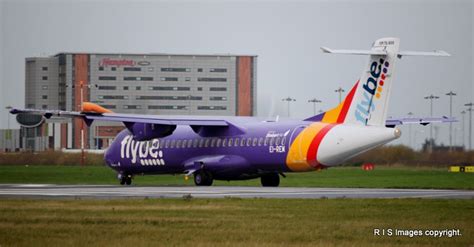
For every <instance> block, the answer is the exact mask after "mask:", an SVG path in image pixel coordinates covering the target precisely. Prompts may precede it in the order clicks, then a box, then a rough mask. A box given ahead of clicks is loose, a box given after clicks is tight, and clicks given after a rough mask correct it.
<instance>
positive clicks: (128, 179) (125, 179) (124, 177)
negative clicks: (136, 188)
mask: <svg viewBox="0 0 474 247" xmlns="http://www.w3.org/2000/svg"><path fill="white" fill-rule="evenodd" d="M118 178H119V180H120V184H121V185H125V184H126V185H130V184H132V175H130V174H119V175H118Z"/></svg>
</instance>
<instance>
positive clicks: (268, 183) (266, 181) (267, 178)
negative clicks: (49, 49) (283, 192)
mask: <svg viewBox="0 0 474 247" xmlns="http://www.w3.org/2000/svg"><path fill="white" fill-rule="evenodd" d="M260 182H261V183H262V186H263V187H278V185H280V175H278V173H271V174H265V175H263V176H262V177H260Z"/></svg>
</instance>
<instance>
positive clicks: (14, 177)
mask: <svg viewBox="0 0 474 247" xmlns="http://www.w3.org/2000/svg"><path fill="white" fill-rule="evenodd" d="M286 175H287V178H282V179H281V186H298V187H362V188H444V189H474V174H473V173H450V172H448V171H447V170H445V169H439V168H433V169H430V168H410V167H377V168H376V169H375V170H373V171H363V170H361V169H360V168H358V167H336V168H330V169H327V170H323V171H319V172H308V173H287V174H286ZM133 182H134V184H135V185H180V186H181V185H182V186H192V185H193V181H192V178H190V179H189V180H188V181H186V180H185V179H184V176H183V175H176V176H173V175H158V176H136V177H135V179H134V181H133ZM0 183H46V184H111V185H116V184H118V181H117V179H116V174H115V172H114V171H113V170H111V169H110V168H108V167H105V166H85V167H79V166H28V167H26V166H0ZM215 184H216V185H232V186H260V180H259V179H253V180H247V181H231V182H227V181H215Z"/></svg>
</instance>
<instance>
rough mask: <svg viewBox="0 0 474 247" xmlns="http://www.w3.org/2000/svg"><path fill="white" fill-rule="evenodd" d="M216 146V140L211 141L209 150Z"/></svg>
mask: <svg viewBox="0 0 474 247" xmlns="http://www.w3.org/2000/svg"><path fill="white" fill-rule="evenodd" d="M215 145H216V138H212V139H211V148H213V147H214V146H215Z"/></svg>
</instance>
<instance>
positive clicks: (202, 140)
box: [199, 138, 204, 148]
mask: <svg viewBox="0 0 474 247" xmlns="http://www.w3.org/2000/svg"><path fill="white" fill-rule="evenodd" d="M203 145H204V139H203V138H200V139H199V147H200V148H202V146H203Z"/></svg>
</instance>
